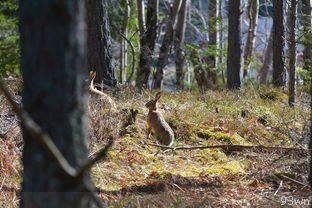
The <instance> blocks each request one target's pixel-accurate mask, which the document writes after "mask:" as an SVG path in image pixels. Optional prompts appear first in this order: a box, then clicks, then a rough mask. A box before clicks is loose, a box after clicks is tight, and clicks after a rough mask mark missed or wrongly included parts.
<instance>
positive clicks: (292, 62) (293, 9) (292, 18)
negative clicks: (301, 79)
mask: <svg viewBox="0 0 312 208" xmlns="http://www.w3.org/2000/svg"><path fill="white" fill-rule="evenodd" d="M296 19H297V0H291V6H290V15H289V26H288V28H289V46H288V47H289V49H288V54H289V55H288V57H289V67H288V70H289V83H288V87H289V99H288V103H289V105H290V106H293V105H294V104H295V101H296V32H295V29H296Z"/></svg>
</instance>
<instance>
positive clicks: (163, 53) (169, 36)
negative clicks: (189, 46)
mask: <svg viewBox="0 0 312 208" xmlns="http://www.w3.org/2000/svg"><path fill="white" fill-rule="evenodd" d="M180 5H181V1H180V0H174V3H173V6H172V7H171V8H170V13H169V17H168V19H167V23H166V33H165V35H164V39H163V42H162V45H161V47H160V51H159V59H158V64H157V71H156V74H155V77H154V86H153V88H154V89H159V88H161V84H162V80H163V75H164V68H165V66H166V65H167V62H168V55H169V49H170V47H171V45H172V42H173V26H174V23H175V21H176V16H177V14H178V11H179V9H180Z"/></svg>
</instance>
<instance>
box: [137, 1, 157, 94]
mask: <svg viewBox="0 0 312 208" xmlns="http://www.w3.org/2000/svg"><path fill="white" fill-rule="evenodd" d="M157 5H158V0H148V3H147V13H146V29H145V31H143V33H142V34H141V32H140V45H141V48H140V62H139V68H138V73H137V79H136V87H138V88H143V87H147V83H148V78H149V75H150V73H151V67H152V63H153V54H154V48H155V41H156V36H157ZM138 12H139V11H138ZM138 16H140V14H138ZM140 28H141V29H143V30H144V28H143V27H142V26H141V27H140Z"/></svg>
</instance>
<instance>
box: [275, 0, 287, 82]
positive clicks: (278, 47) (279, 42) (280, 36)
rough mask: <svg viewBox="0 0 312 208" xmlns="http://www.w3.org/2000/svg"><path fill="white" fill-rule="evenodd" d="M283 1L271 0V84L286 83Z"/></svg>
mask: <svg viewBox="0 0 312 208" xmlns="http://www.w3.org/2000/svg"><path fill="white" fill-rule="evenodd" d="M284 4H285V1H280V0H273V85H274V86H275V87H284V86H285V85H286V68H285V39H284V38H285V25H284Z"/></svg>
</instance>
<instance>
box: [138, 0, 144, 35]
mask: <svg viewBox="0 0 312 208" xmlns="http://www.w3.org/2000/svg"><path fill="white" fill-rule="evenodd" d="M143 8H144V0H137V10H138V26H139V32H140V38H141V37H142V36H143V34H144V31H145V29H144V9H143Z"/></svg>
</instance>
